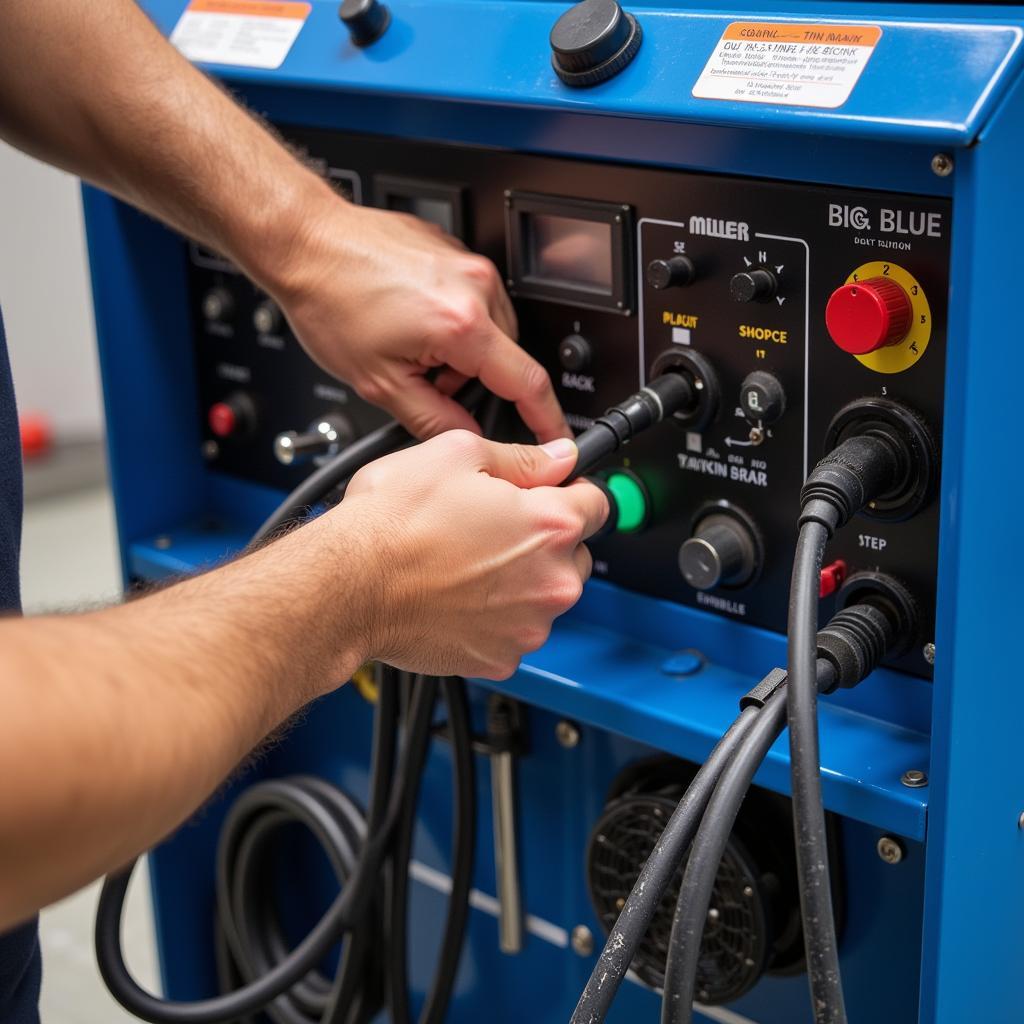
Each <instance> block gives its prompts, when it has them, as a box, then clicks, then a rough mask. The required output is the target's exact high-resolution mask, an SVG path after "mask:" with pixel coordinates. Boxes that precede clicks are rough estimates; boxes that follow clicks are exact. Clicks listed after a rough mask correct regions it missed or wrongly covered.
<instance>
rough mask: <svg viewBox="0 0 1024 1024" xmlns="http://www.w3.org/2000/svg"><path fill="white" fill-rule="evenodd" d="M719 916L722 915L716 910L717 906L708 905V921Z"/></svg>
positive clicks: (714, 919) (715, 919)
mask: <svg viewBox="0 0 1024 1024" xmlns="http://www.w3.org/2000/svg"><path fill="white" fill-rule="evenodd" d="M721 916H722V915H721V914H720V913H719V912H718V908H717V907H709V908H708V920H709V921H717V920H718V919H719V918H720V917H721Z"/></svg>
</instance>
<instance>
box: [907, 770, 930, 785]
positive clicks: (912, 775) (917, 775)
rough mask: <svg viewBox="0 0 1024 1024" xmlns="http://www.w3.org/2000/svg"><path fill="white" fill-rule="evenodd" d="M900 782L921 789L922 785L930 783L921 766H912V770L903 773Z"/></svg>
mask: <svg viewBox="0 0 1024 1024" xmlns="http://www.w3.org/2000/svg"><path fill="white" fill-rule="evenodd" d="M900 782H902V783H903V785H904V786H908V787H909V788H910V789H920V788H921V787H922V786H927V785H928V776H927V775H926V774H925V773H924V772H923V771H921V770H920V769H919V768H911V769H910V771H907V772H904V773H903V775H902V776H901V777H900Z"/></svg>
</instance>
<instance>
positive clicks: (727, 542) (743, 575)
mask: <svg viewBox="0 0 1024 1024" xmlns="http://www.w3.org/2000/svg"><path fill="white" fill-rule="evenodd" d="M756 570H757V546H756V544H755V542H754V538H753V537H751V536H750V533H749V531H748V530H747V529H746V528H745V527H744V526H743V524H742V523H741V522H739V520H737V519H734V518H733V517H732V516H729V515H721V514H714V515H710V516H708V517H707V518H705V519H702V520H701V521H700V522H699V523H698V524H697V527H696V529H695V530H694V533H693V536H692V537H691V538H690V539H689V540H687V541H685V542H684V543H683V546H682V547H681V548H680V549H679V571H680V572H681V573H682V574H683V579H685V580H686V582H687V583H689V584H690V586H691V587H693V588H694V589H695V590H710V589H711V588H712V587H718V586H727V587H729V586H731V587H741V586H743V584H744V583H747V582H748V581H749V580H750V579H751V577H752V576H753V575H754V573H755V571H756Z"/></svg>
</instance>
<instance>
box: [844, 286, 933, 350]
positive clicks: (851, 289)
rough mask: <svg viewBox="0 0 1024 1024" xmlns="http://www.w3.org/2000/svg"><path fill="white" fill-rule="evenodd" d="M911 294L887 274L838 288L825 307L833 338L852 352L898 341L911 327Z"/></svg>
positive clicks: (893, 343)
mask: <svg viewBox="0 0 1024 1024" xmlns="http://www.w3.org/2000/svg"><path fill="white" fill-rule="evenodd" d="M913 315H914V310H913V307H912V305H911V303H910V296H909V295H907V293H906V292H905V291H904V290H903V289H902V288H901V287H900V286H899V285H898V284H897V283H896V282H895V281H891V280H890V279H889V278H887V277H871V278H868V280H866V281H855V282H853V283H852V284H844V285H843V286H842V287H841V288H837V289H836V290H835V291H834V292H833V293H832V297H831V298H830V299H829V300H828V305H827V306H826V307H825V326H826V327H827V328H828V333H829V334H830V335H831V336H832V340H833V341H834V342H835V343H836V344H837V345H838V346H839V347H840V348H841V349H842V350H843V351H844V352H849V353H850V354H851V355H854V356H863V355H867V354H868V353H869V352H877V351H878V349H880V348H885V347H886V346H888V345H898V344H899V343H900V342H901V341H902V340H903V339H904V338H905V337H906V336H907V332H908V331H909V330H910V325H911V321H912V319H913Z"/></svg>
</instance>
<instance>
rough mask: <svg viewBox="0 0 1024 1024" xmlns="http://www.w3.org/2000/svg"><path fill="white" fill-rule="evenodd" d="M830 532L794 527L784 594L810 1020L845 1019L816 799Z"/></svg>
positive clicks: (834, 1023)
mask: <svg viewBox="0 0 1024 1024" xmlns="http://www.w3.org/2000/svg"><path fill="white" fill-rule="evenodd" d="M830 535H831V531H830V530H829V529H828V528H827V527H826V526H825V525H824V524H822V523H820V522H817V521H813V520H812V521H806V522H805V523H804V524H803V526H801V528H800V534H799V536H798V537H797V542H796V554H795V556H794V559H793V582H792V584H791V587H790V598H789V664H788V671H789V685H788V687H787V691H788V697H787V701H788V709H789V757H790V768H791V774H792V790H793V823H794V832H795V836H796V857H797V873H798V876H799V881H800V886H799V888H800V908H801V914H802V917H803V923H804V947H805V950H806V954H807V976H808V982H809V984H810V988H811V1006H812V1008H813V1011H814V1020H815V1022H816V1024H845V1021H846V1006H845V1002H844V999H843V986H842V978H841V976H840V973H839V949H838V942H837V939H836V924H835V914H834V912H833V908H832V884H831V879H830V877H829V857H828V833H827V832H826V829H825V808H824V806H823V804H822V799H821V767H820V755H819V750H818V687H817V681H816V671H815V669H816V660H817V631H818V601H819V595H818V587H819V580H820V576H821V562H822V557H823V555H824V551H825V544H826V543H827V542H828V538H829V536H830Z"/></svg>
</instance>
